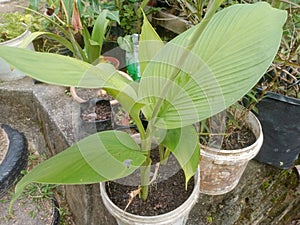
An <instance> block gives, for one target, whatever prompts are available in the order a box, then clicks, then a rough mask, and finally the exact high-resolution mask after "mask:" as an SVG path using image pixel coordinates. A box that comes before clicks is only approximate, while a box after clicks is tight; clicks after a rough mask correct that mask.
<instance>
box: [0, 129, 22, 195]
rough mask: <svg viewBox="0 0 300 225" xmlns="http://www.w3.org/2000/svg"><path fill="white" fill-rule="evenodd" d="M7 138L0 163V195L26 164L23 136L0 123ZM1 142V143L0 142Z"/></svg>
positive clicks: (19, 174) (12, 182) (11, 183)
mask: <svg viewBox="0 0 300 225" xmlns="http://www.w3.org/2000/svg"><path fill="white" fill-rule="evenodd" d="M0 128H2V129H3V130H4V131H5V133H6V135H7V137H8V140H9V144H8V150H7V153H6V155H5V157H4V159H3V161H2V163H1V164H0V196H1V195H2V194H4V193H6V191H7V190H8V189H9V188H10V187H11V186H12V185H13V184H14V182H15V181H16V180H17V179H18V178H19V177H20V176H21V171H22V170H24V169H25V168H26V166H27V160H28V148H27V140H26V138H25V136H24V135H23V134H22V133H20V132H19V131H18V130H16V129H14V128H12V127H10V126H8V125H5V124H2V125H1V127H0ZM0 144H1V143H0Z"/></svg>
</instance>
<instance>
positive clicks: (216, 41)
mask: <svg viewBox="0 0 300 225" xmlns="http://www.w3.org/2000/svg"><path fill="white" fill-rule="evenodd" d="M285 20H286V12H285V11H282V10H278V9H274V8H272V7H270V5H269V4H267V3H265V2H260V3H256V4H252V5H251V4H246V5H240V4H238V5H234V6H231V7H228V8H226V9H224V10H222V11H220V12H218V13H217V14H215V15H214V17H213V18H212V19H211V20H210V21H209V22H208V24H207V26H206V27H205V28H204V30H203V31H202V30H201V29H202V28H203V27H202V26H201V24H200V25H197V26H195V27H193V28H191V29H189V30H188V31H186V32H184V33H182V34H180V35H179V36H178V37H177V38H175V39H174V40H172V41H171V42H169V43H168V44H166V45H165V46H164V47H163V48H161V50H160V51H159V52H158V53H157V54H156V56H155V57H154V58H153V60H152V61H151V62H150V63H148V65H147V67H146V68H145V70H144V73H143V74H142V79H141V81H140V87H139V93H138V96H139V98H140V99H141V101H143V102H144V104H145V105H146V107H144V108H143V112H144V114H145V115H146V117H147V118H148V119H149V120H151V119H152V120H155V121H154V122H155V123H154V125H156V126H158V127H161V128H168V129H170V128H178V127H182V126H186V125H190V124H193V123H194V122H196V121H200V120H203V119H205V118H208V117H210V116H211V115H214V114H216V113H218V112H220V111H222V110H224V109H225V108H227V107H228V106H230V105H231V104H233V103H234V102H236V101H237V100H238V99H240V98H241V97H242V96H243V95H245V94H246V93H247V92H248V91H249V90H250V89H251V88H252V87H253V86H254V85H255V84H256V83H257V81H258V80H259V79H260V77H261V76H262V75H263V74H264V72H265V71H266V70H267V68H268V67H269V65H270V64H271V62H272V60H273V58H274V56H275V54H276V52H277V49H278V47H279V43H280V39H281V35H282V26H283V24H284V22H285Z"/></svg>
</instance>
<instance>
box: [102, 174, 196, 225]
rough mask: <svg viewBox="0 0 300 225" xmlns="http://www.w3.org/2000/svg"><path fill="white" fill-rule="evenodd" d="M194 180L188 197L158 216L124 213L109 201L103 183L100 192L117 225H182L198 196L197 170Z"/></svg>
mask: <svg viewBox="0 0 300 225" xmlns="http://www.w3.org/2000/svg"><path fill="white" fill-rule="evenodd" d="M194 179H195V186H194V189H193V192H192V194H191V195H190V197H189V198H188V199H187V200H186V201H185V202H184V203H183V204H182V205H180V206H179V207H178V208H177V209H175V210H173V211H171V212H168V213H165V214H162V215H158V216H139V215H134V214H131V213H128V212H125V211H124V210H122V209H120V208H118V207H117V206H116V205H115V204H114V203H113V202H112V201H111V200H110V199H109V197H108V195H107V193H106V190H105V183H100V191H101V197H102V201H103V203H104V205H105V207H106V208H107V209H108V211H109V212H110V213H111V214H112V215H113V216H114V217H115V218H116V220H117V222H118V225H184V224H186V222H187V219H188V215H189V213H190V211H191V209H192V208H193V206H194V204H195V203H196V202H197V199H198V196H199V182H200V173H199V169H198V170H197V173H196V175H195V176H194Z"/></svg>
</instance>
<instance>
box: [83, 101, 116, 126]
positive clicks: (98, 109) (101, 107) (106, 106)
mask: <svg viewBox="0 0 300 225" xmlns="http://www.w3.org/2000/svg"><path fill="white" fill-rule="evenodd" d="M111 111H112V109H111V105H110V103H109V101H108V100H99V101H97V103H96V104H95V105H92V106H90V107H87V108H86V109H84V111H83V112H82V115H81V117H82V119H83V120H84V121H99V120H100V121H101V120H108V119H111Z"/></svg>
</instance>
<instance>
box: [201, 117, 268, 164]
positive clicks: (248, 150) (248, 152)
mask: <svg viewBox="0 0 300 225" xmlns="http://www.w3.org/2000/svg"><path fill="white" fill-rule="evenodd" d="M248 117H249V118H250V119H252V120H253V121H254V123H255V125H256V126H257V130H258V133H257V134H255V136H256V141H255V142H254V143H253V144H252V145H249V146H247V147H245V148H241V149H218V148H213V147H209V146H205V145H202V144H200V146H201V150H200V154H201V155H211V154H218V155H220V156H223V157H224V159H225V160H226V157H227V156H228V155H235V154H237V155H239V154H241V153H244V157H245V158H248V157H254V156H255V155H256V154H257V153H258V151H259V149H260V147H261V146H262V143H263V131H262V126H261V124H260V122H259V120H258V118H257V117H256V116H255V115H254V114H253V113H252V112H249V114H248ZM254 133H255V132H254ZM202 150H204V151H202ZM253 150H254V151H253ZM205 151H206V152H205ZM244 157H241V160H243V159H244Z"/></svg>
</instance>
